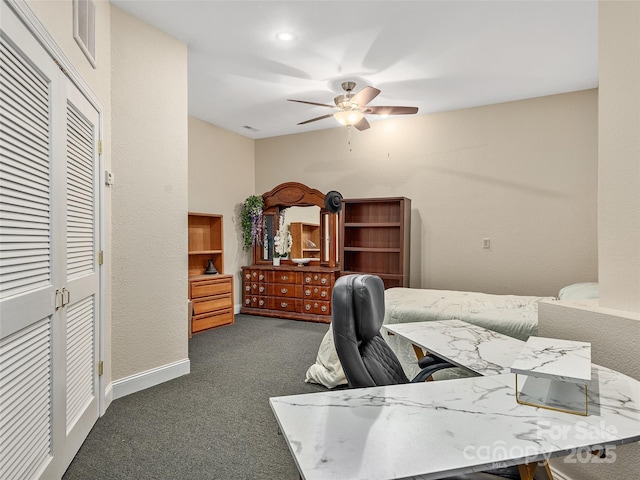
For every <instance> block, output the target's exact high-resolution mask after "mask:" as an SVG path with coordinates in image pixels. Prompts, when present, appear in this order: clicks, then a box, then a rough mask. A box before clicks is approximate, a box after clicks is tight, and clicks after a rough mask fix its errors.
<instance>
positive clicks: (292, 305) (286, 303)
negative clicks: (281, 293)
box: [269, 297, 300, 312]
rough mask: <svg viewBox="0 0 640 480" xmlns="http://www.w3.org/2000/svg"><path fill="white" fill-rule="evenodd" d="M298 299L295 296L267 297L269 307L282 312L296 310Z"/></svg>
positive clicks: (298, 303)
mask: <svg viewBox="0 0 640 480" xmlns="http://www.w3.org/2000/svg"><path fill="white" fill-rule="evenodd" d="M299 305H300V300H296V299H295V298H286V297H271V298H269V308H271V309H272V310H281V311H283V312H297V311H299V308H298V306H299Z"/></svg>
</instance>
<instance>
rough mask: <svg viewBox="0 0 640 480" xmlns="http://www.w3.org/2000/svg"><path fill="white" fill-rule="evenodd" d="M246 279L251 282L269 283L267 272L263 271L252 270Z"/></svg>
mask: <svg viewBox="0 0 640 480" xmlns="http://www.w3.org/2000/svg"><path fill="white" fill-rule="evenodd" d="M245 277H248V278H246V279H247V280H251V281H252V282H266V281H267V272H265V271H263V270H251V271H249V272H248V273H245Z"/></svg>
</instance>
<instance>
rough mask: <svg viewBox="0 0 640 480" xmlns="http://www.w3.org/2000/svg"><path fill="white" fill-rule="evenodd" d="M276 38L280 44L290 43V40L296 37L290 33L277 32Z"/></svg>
mask: <svg viewBox="0 0 640 480" xmlns="http://www.w3.org/2000/svg"><path fill="white" fill-rule="evenodd" d="M276 38H277V39H278V40H280V41H281V42H290V41H291V40H295V38H296V36H295V35H294V34H293V33H291V32H278V33H277V34H276Z"/></svg>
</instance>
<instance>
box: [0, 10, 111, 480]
mask: <svg viewBox="0 0 640 480" xmlns="http://www.w3.org/2000/svg"><path fill="white" fill-rule="evenodd" d="M0 8H1V9H2V10H1V11H0V19H1V22H2V23H1V36H0V55H1V58H0V82H1V85H0V87H1V88H0V410H1V414H0V452H2V454H1V455H0V478H1V479H2V480H12V479H16V480H18V479H19V480H23V479H31V478H35V479H49V478H53V479H59V478H60V477H61V476H62V474H63V472H64V470H65V469H66V467H67V466H68V464H69V463H70V461H71V459H72V458H73V456H74V455H75V453H76V452H77V449H78V448H79V447H80V444H81V443H82V441H83V440H84V438H85V437H86V435H87V434H88V432H89V430H90V428H91V426H92V425H93V424H94V423H95V421H96V420H97V418H98V406H97V378H96V376H97V372H96V352H97V348H96V345H97V338H96V337H97V333H96V332H97V318H98V314H97V312H98V303H99V298H98V293H99V283H98V277H97V272H96V270H97V266H96V262H95V251H96V248H97V245H96V239H97V238H98V237H97V234H98V232H97V212H98V206H97V201H96V199H97V198H98V197H97V180H96V178H97V165H96V164H97V155H96V151H97V149H96V145H97V134H96V132H97V129H96V127H95V125H96V124H97V119H98V114H97V112H96V111H95V109H93V108H91V107H90V105H89V104H88V103H87V102H86V101H85V100H84V98H83V97H82V96H81V95H80V94H79V92H78V91H77V90H76V89H75V87H73V86H72V84H71V83H70V81H69V80H68V79H67V78H66V77H65V76H64V75H63V74H62V72H61V71H60V70H59V68H58V67H57V66H56V65H55V63H54V62H53V60H52V59H51V57H50V56H49V55H48V54H47V53H46V51H45V50H44V49H43V47H42V46H41V45H40V44H39V42H38V41H37V40H36V39H35V38H34V37H33V36H32V35H31V34H30V32H29V31H28V30H27V29H26V28H25V27H24V25H23V24H22V23H21V22H20V20H19V19H18V18H17V17H16V16H15V14H14V13H13V12H12V11H11V9H9V8H8V7H7V5H6V4H5V2H1V5H0ZM69 125H70V126H69ZM89 248H91V249H92V254H91V259H90V260H87V258H86V257H87V250H88V249H89Z"/></svg>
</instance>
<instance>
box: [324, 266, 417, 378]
mask: <svg viewBox="0 0 640 480" xmlns="http://www.w3.org/2000/svg"><path fill="white" fill-rule="evenodd" d="M383 320H384V284H383V283H382V280H381V279H380V277H377V276H375V275H347V276H343V277H340V278H338V280H337V281H336V283H335V285H334V288H333V302H332V314H331V323H332V328H333V341H334V344H335V347H336V352H337V353H338V358H339V359H340V364H341V365H342V369H343V370H344V373H345V376H346V377H347V381H348V382H349V387H350V388H360V387H374V386H377V385H394V384H398V383H408V382H409V379H408V378H407V376H406V375H405V374H404V371H403V370H402V366H401V365H400V362H399V361H398V358H397V357H396V355H395V354H394V353H393V351H392V350H391V348H390V347H389V345H388V344H387V342H386V341H385V340H384V338H382V335H381V334H380V327H382V322H383Z"/></svg>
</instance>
